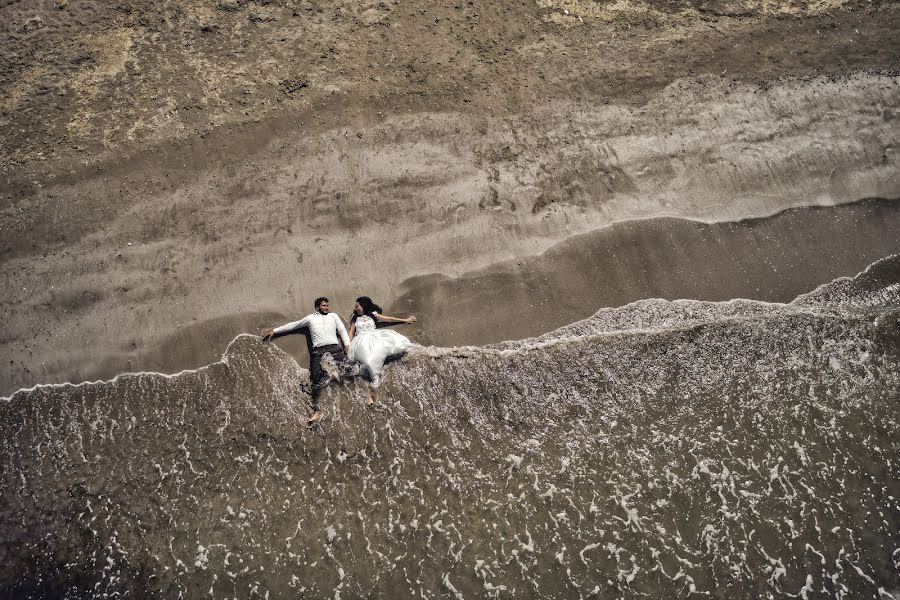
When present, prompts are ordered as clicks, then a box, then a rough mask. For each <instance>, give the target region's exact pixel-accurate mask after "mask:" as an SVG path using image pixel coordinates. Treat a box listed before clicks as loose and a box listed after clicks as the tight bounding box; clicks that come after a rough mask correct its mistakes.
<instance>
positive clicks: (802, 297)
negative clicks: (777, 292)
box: [790, 254, 900, 304]
mask: <svg viewBox="0 0 900 600" xmlns="http://www.w3.org/2000/svg"><path fill="white" fill-rule="evenodd" d="M897 258H900V254H889V255H887V256H885V257H882V258H879V259H878V260H876V261H875V262H873V263H872V264H870V265H869V266H868V267H866V268H865V269H863V270H862V271H860V272H859V273H857V274H856V275H853V276H844V277H838V278H837V279H832V280H831V281H829V282H828V283H823V284H821V285H819V286H817V287H816V289H814V290H812V291H809V292H806V293H804V294H800V295H799V296H797V297H796V298H794V299H793V300H791V302H790V303H791V304H795V303H797V302H800V301H801V300H806V299H809V298H811V297H813V296H815V295H816V294H818V293H819V292H820V291H822V290H823V289H825V288H827V287H828V286H830V285H834V284H836V283H838V282H844V281H849V282H852V281H855V280H857V279H859V278H860V277H862V276H863V275H866V274H868V273H869V272H870V271H871V270H872V269H874V268H875V267H877V266H879V265H880V264H881V263H884V262H887V261H889V260H892V259H897Z"/></svg>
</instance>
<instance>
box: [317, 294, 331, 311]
mask: <svg viewBox="0 0 900 600" xmlns="http://www.w3.org/2000/svg"><path fill="white" fill-rule="evenodd" d="M323 302H330V300H328V298H326V297H325V296H321V297H319V298H316V310H319V305H320V304H322V303H323Z"/></svg>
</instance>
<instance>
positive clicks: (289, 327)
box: [263, 317, 309, 342]
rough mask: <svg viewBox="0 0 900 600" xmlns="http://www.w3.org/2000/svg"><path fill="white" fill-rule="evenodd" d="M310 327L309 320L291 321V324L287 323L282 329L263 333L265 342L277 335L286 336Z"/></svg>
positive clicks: (306, 318) (277, 328)
mask: <svg viewBox="0 0 900 600" xmlns="http://www.w3.org/2000/svg"><path fill="white" fill-rule="evenodd" d="M308 325H309V318H308V317H303V318H302V319H300V320H299V321H291V322H290V323H286V324H284V325H281V326H280V327H276V328H275V329H269V330H268V331H264V332H263V341H264V342H266V341H269V340H271V339H272V338H273V337H275V336H277V335H284V334H286V333H290V332H292V331H294V330H297V329H300V328H301V327H307V326H308Z"/></svg>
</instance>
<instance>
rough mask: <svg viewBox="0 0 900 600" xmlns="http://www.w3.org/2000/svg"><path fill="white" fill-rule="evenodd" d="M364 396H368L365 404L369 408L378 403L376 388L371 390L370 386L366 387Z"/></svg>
mask: <svg viewBox="0 0 900 600" xmlns="http://www.w3.org/2000/svg"><path fill="white" fill-rule="evenodd" d="M366 394H367V395H368V398H367V400H366V404H368V405H369V406H372V405H373V404H375V403H376V402H377V401H378V389H377V388H373V387H372V386H371V385H367V386H366Z"/></svg>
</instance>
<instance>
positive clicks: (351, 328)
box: [350, 321, 356, 342]
mask: <svg viewBox="0 0 900 600" xmlns="http://www.w3.org/2000/svg"><path fill="white" fill-rule="evenodd" d="M354 335H356V322H355V321H354V322H353V323H352V324H351V325H350V341H351V342H352V341H353V336H354Z"/></svg>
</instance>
